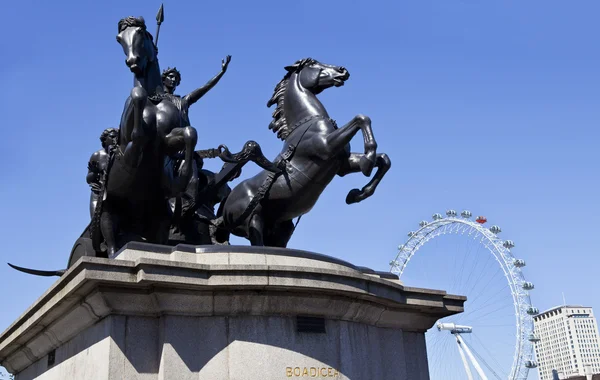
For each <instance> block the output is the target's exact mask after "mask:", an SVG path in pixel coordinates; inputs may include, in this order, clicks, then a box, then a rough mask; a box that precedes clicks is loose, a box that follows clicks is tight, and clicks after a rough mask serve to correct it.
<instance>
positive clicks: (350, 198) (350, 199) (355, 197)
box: [346, 189, 363, 205]
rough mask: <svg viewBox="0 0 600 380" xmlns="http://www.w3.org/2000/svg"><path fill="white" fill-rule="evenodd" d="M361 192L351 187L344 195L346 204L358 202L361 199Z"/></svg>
mask: <svg viewBox="0 0 600 380" xmlns="http://www.w3.org/2000/svg"><path fill="white" fill-rule="evenodd" d="M362 195H363V192H362V191H360V190H359V189H352V190H350V192H349V193H348V195H347V196H346V204H349V205H351V204H352V203H358V202H360V201H362V200H363V197H362Z"/></svg>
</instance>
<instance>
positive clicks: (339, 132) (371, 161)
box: [326, 115, 377, 177]
mask: <svg viewBox="0 0 600 380" xmlns="http://www.w3.org/2000/svg"><path fill="white" fill-rule="evenodd" d="M359 130H361V131H362V134H363V139H364V142H365V144H364V145H365V153H364V154H363V155H361V157H360V158H359V161H358V166H359V168H360V171H361V172H362V173H363V174H364V175H365V176H367V177H369V176H370V175H371V171H373V167H375V164H376V160H377V142H376V141H375V137H373V129H372V128H371V118H369V117H368V116H365V115H357V116H355V117H354V118H353V119H352V120H350V122H349V123H348V124H346V125H344V126H343V127H341V128H338V129H336V130H335V131H333V132H331V133H330V134H329V135H327V138H326V149H327V150H328V151H329V153H330V154H331V155H335V154H336V153H337V152H339V151H341V150H342V149H343V148H344V147H345V146H346V145H348V144H349V143H350V140H352V138H353V137H354V135H356V133H357V132H358V131H359Z"/></svg>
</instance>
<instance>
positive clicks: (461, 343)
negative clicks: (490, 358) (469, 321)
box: [454, 334, 488, 380]
mask: <svg viewBox="0 0 600 380" xmlns="http://www.w3.org/2000/svg"><path fill="white" fill-rule="evenodd" d="M454 335H456V341H457V342H458V345H459V346H460V347H462V349H463V350H465V352H466V353H467V356H468V357H469V359H471V364H473V367H475V371H477V374H478V375H479V377H480V378H481V379H482V380H488V378H487V376H486V375H485V373H483V370H482V369H481V366H479V363H478V362H477V360H475V357H474V356H473V354H472V353H471V350H469V346H467V344H466V343H465V341H464V340H463V338H462V337H461V336H460V334H454ZM469 373H470V371H469Z"/></svg>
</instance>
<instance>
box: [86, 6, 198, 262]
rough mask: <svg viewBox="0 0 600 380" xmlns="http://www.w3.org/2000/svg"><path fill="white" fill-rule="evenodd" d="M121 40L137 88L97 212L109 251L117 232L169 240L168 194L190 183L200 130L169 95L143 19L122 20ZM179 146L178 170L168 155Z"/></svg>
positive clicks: (125, 114) (123, 121) (155, 240)
mask: <svg viewBox="0 0 600 380" xmlns="http://www.w3.org/2000/svg"><path fill="white" fill-rule="evenodd" d="M117 42H118V43H119V44H120V45H121V46H122V47H123V52H124V53H125V56H126V61H125V62H126V64H127V66H128V67H129V69H130V70H131V71H132V72H133V73H134V88H133V89H132V91H131V95H130V96H129V98H128V99H127V101H126V103H125V109H124V110H123V114H122V117H121V123H120V136H119V146H118V149H116V153H115V155H114V159H113V162H112V164H111V167H110V171H109V174H108V180H107V185H106V197H105V198H106V201H105V202H104V205H103V207H102V210H101V213H102V215H101V216H100V218H96V219H99V220H100V229H101V231H102V236H103V237H104V239H105V241H106V245H107V247H108V255H109V256H112V255H113V254H114V253H115V251H116V250H117V249H118V247H119V245H121V244H119V242H118V241H117V240H119V239H118V236H117V233H118V232H121V233H123V234H125V235H126V237H124V238H123V239H121V240H125V241H128V240H131V239H140V238H141V239H142V240H146V241H149V242H153V243H166V242H167V240H168V234H169V226H170V222H171V221H170V218H171V216H170V210H169V207H168V201H167V199H168V198H170V197H173V196H175V195H176V194H178V193H179V192H181V191H182V190H184V189H185V186H186V185H187V184H188V182H189V180H190V177H191V175H192V174H193V170H194V168H193V165H194V160H193V154H194V148H195V146H196V141H197V133H196V130H195V129H194V128H192V127H190V126H184V125H182V117H181V114H180V111H179V109H178V108H177V107H176V106H175V105H174V104H173V103H171V102H170V101H169V100H168V99H165V96H164V94H165V91H164V89H163V86H162V78H161V73H160V67H159V64H158V57H157V55H158V51H157V48H156V46H155V45H154V43H153V41H152V36H151V35H150V33H149V32H148V31H147V30H146V24H145V22H144V19H143V18H141V17H140V18H136V17H127V18H124V19H122V20H120V21H119V34H118V35H117ZM178 151H185V163H184V165H183V167H182V168H181V170H180V171H179V173H178V174H179V175H177V176H174V175H173V172H174V171H173V168H172V160H170V157H169V156H170V155H173V154H175V153H177V152H178ZM95 230H96V232H97V228H96V229H95ZM93 232H94V225H93V224H92V235H93Z"/></svg>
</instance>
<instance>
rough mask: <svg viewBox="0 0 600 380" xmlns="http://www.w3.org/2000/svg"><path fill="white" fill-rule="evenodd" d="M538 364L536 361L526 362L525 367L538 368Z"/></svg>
mask: <svg viewBox="0 0 600 380" xmlns="http://www.w3.org/2000/svg"><path fill="white" fill-rule="evenodd" d="M537 366H538V364H537V362H536V361H535V360H526V361H525V367H527V368H537Z"/></svg>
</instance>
